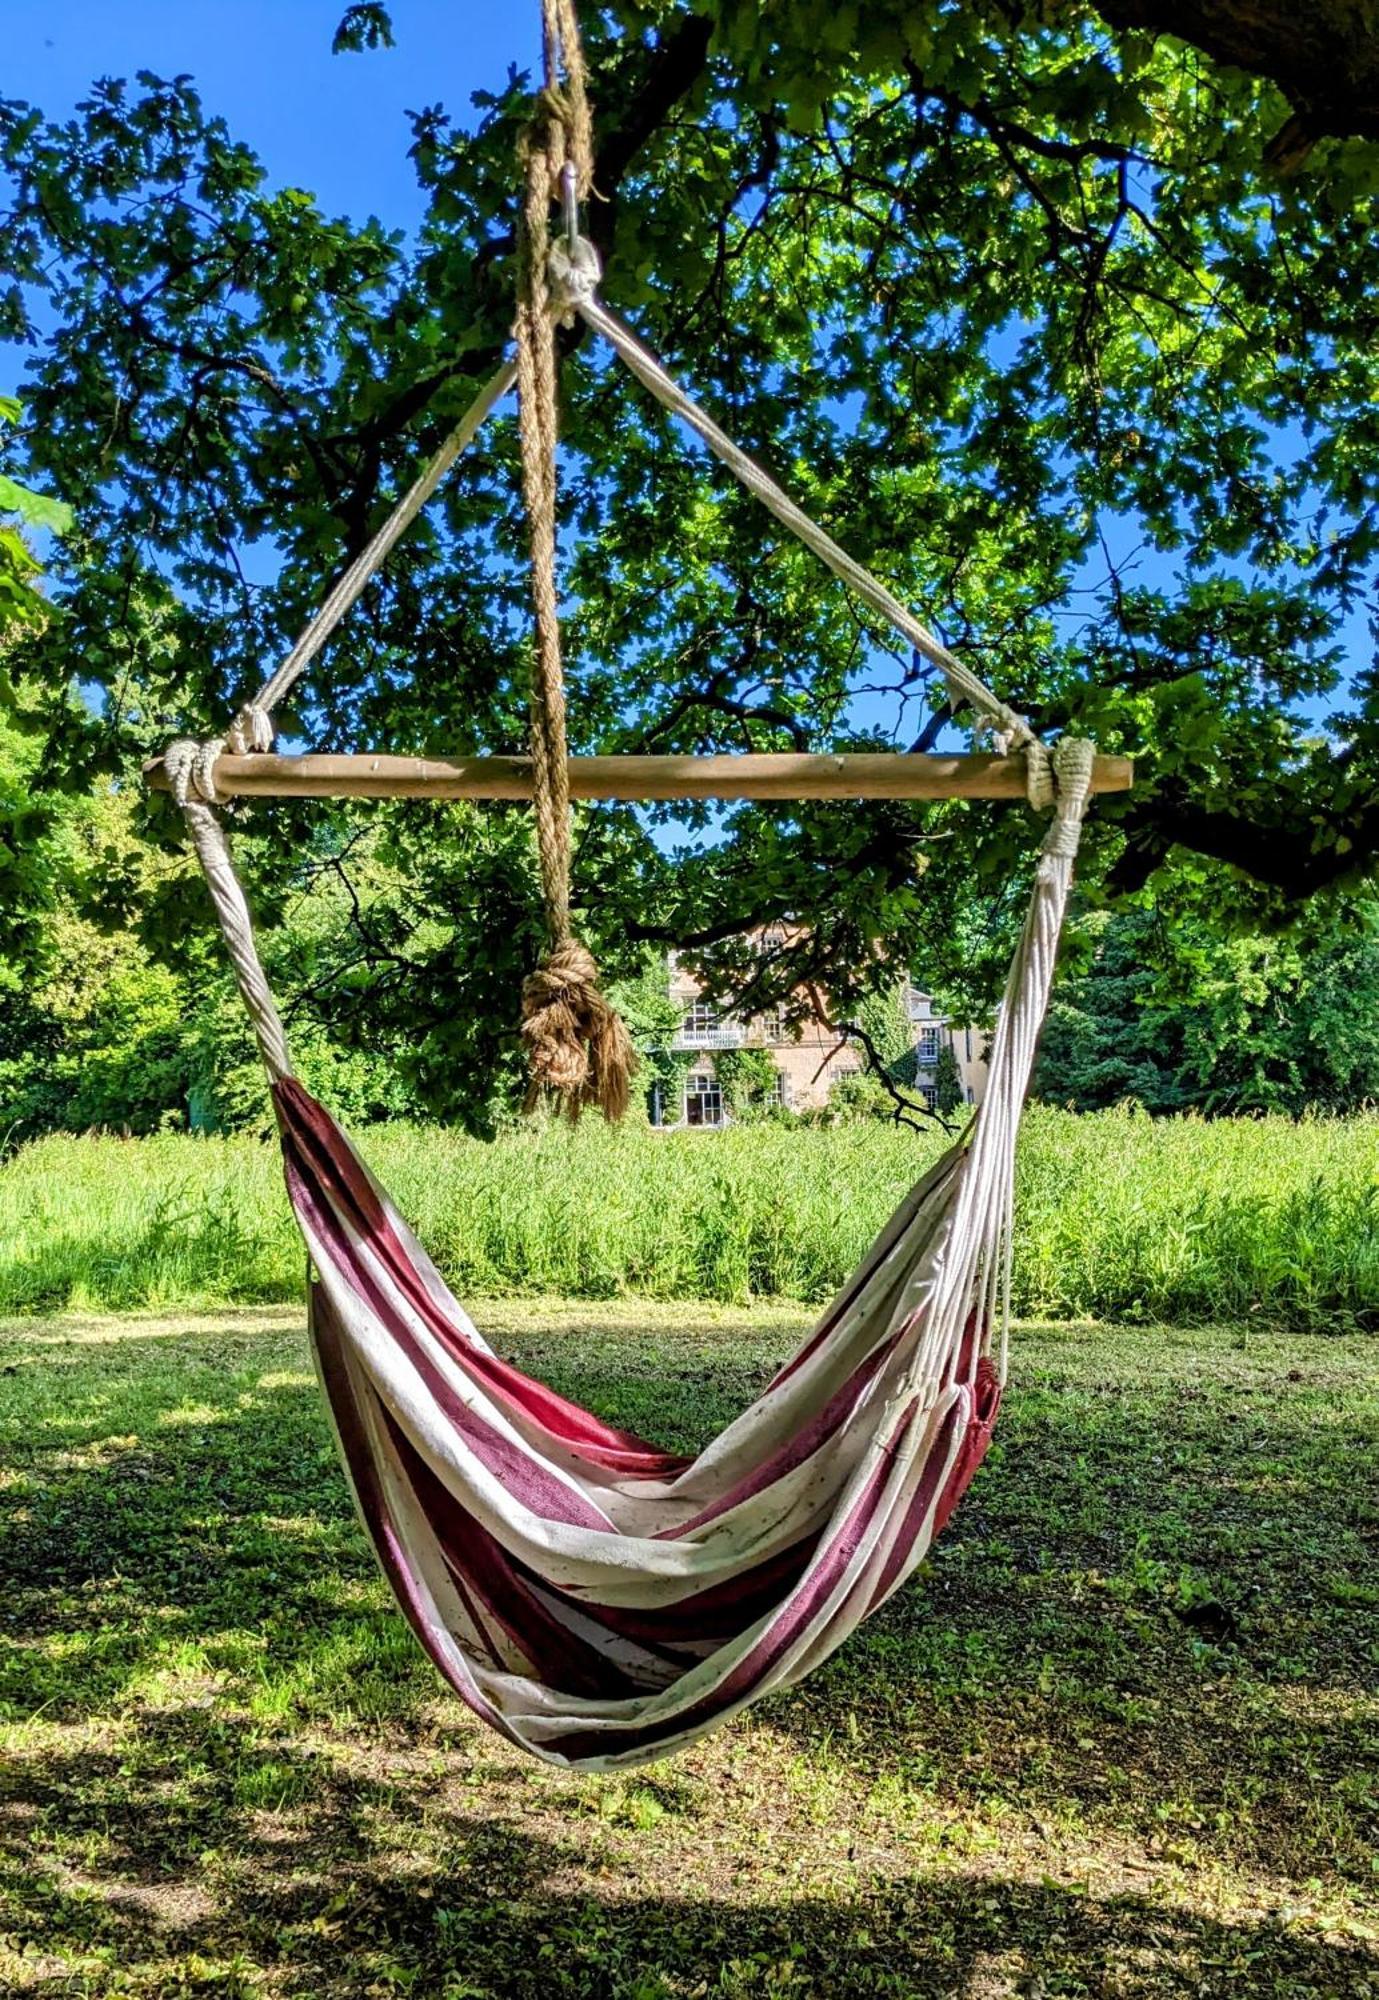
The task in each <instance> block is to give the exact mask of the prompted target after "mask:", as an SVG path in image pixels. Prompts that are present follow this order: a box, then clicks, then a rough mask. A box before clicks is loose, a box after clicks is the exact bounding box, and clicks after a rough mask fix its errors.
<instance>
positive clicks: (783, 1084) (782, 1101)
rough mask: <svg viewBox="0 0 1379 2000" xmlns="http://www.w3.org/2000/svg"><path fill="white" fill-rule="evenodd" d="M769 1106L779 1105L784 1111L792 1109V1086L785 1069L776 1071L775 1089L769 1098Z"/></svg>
mask: <svg viewBox="0 0 1379 2000" xmlns="http://www.w3.org/2000/svg"><path fill="white" fill-rule="evenodd" d="M766 1102H767V1103H768V1104H778V1105H779V1106H780V1108H781V1110H782V1111H788V1110H789V1108H790V1084H789V1081H788V1079H787V1077H786V1074H785V1071H784V1070H783V1069H778V1070H777V1071H776V1082H775V1088H774V1089H773V1090H772V1092H771V1094H770V1096H769V1097H768V1098H767V1100H766Z"/></svg>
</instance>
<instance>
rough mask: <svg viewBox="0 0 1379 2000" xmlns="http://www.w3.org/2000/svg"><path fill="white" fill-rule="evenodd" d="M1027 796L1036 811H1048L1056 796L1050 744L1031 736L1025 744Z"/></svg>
mask: <svg viewBox="0 0 1379 2000" xmlns="http://www.w3.org/2000/svg"><path fill="white" fill-rule="evenodd" d="M1025 797H1026V798H1027V799H1028V800H1029V802H1030V806H1031V809H1032V810H1033V811H1034V812H1037V813H1038V812H1048V810H1049V808H1050V807H1051V806H1052V804H1053V802H1054V797H1055V787H1054V782H1053V759H1052V758H1051V757H1050V755H1049V751H1048V745H1047V744H1046V743H1041V742H1040V740H1039V738H1038V737H1037V736H1031V737H1030V739H1029V742H1028V743H1027V744H1026V745H1025Z"/></svg>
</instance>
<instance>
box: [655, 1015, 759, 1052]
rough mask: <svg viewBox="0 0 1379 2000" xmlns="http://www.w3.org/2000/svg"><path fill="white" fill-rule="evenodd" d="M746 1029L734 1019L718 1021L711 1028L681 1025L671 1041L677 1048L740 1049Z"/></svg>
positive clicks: (744, 1039)
mask: <svg viewBox="0 0 1379 2000" xmlns="http://www.w3.org/2000/svg"><path fill="white" fill-rule="evenodd" d="M746 1039H747V1030H746V1029H745V1028H743V1027H741V1026H740V1025H739V1024H738V1023H737V1022H736V1021H720V1022H719V1023H718V1024H717V1026H716V1027H712V1028H691V1027H682V1028H681V1029H680V1030H679V1031H678V1032H677V1034H676V1037H675V1040H674V1042H673V1043H672V1045H671V1046H672V1047H673V1048H677V1049H740V1048H741V1047H742V1045H743V1043H744V1042H745V1041H746Z"/></svg>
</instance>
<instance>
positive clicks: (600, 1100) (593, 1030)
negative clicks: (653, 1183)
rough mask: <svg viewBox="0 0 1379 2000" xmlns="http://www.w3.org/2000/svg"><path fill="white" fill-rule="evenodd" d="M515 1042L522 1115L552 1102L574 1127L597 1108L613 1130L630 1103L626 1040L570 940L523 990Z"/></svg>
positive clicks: (582, 951)
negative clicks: (519, 1043)
mask: <svg viewBox="0 0 1379 2000" xmlns="http://www.w3.org/2000/svg"><path fill="white" fill-rule="evenodd" d="M522 1039H523V1041H524V1042H525V1043H526V1045H527V1062H528V1066H529V1069H530V1072H531V1088H530V1090H529V1092H528V1094H527V1109H528V1111H531V1110H533V1109H534V1108H535V1106H536V1105H537V1104H539V1103H540V1102H541V1101H542V1100H543V1099H544V1098H546V1097H550V1098H553V1099H554V1100H555V1101H556V1103H557V1105H558V1107H559V1109H560V1110H561V1111H562V1112H563V1113H564V1114H565V1115H566V1116H567V1117H568V1118H569V1120H570V1122H571V1124H575V1123H576V1122H577V1121H578V1119H579V1115H580V1113H581V1112H582V1111H585V1110H588V1109H597V1110H599V1111H601V1112H602V1113H603V1115H604V1117H605V1118H606V1119H607V1120H608V1121H609V1123H610V1124H616V1123H617V1122H618V1120H619V1119H620V1118H622V1117H623V1116H624V1115H625V1113H626V1111H627V1107H628V1104H629V1103H630V1101H631V1096H632V1077H633V1073H634V1071H635V1070H636V1067H637V1056H636V1051H635V1050H634V1048H633V1046H632V1038H631V1036H630V1035H629V1034H628V1032H627V1029H626V1027H625V1026H624V1024H623V1020H622V1017H621V1015H620V1014H619V1013H618V1011H617V1009H616V1008H615V1007H612V1006H610V1005H609V1003H608V1001H607V999H606V998H605V997H604V994H603V992H602V991H601V989H600V987H599V983H598V967H597V966H596V965H595V963H594V958H593V954H592V953H591V952H590V951H589V950H588V949H587V948H586V947H585V946H584V945H582V944H580V943H578V942H577V941H576V940H575V939H573V938H569V939H566V941H565V942H564V943H562V944H558V945H556V946H555V947H554V949H553V950H552V951H550V952H549V953H548V954H547V956H546V958H545V959H544V960H543V962H542V963H541V964H540V965H539V966H538V967H537V969H536V971H535V972H533V973H531V974H530V975H529V977H528V978H527V980H526V981H525V983H524V985H523V987H522Z"/></svg>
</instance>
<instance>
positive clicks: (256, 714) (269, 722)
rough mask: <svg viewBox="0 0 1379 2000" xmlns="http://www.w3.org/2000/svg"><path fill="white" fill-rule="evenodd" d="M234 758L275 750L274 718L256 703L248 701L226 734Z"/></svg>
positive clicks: (228, 748)
mask: <svg viewBox="0 0 1379 2000" xmlns="http://www.w3.org/2000/svg"><path fill="white" fill-rule="evenodd" d="M225 748H226V749H227V750H228V751H229V753H230V755H231V756H232V757H249V756H255V755H258V754H260V753H261V752H263V751H266V750H271V749H272V748H273V718H272V717H271V716H270V715H269V713H268V710H267V709H266V708H263V707H262V706H260V704H259V703H258V702H256V701H246V702H245V704H244V706H243V708H242V709H241V710H240V712H239V714H238V715H237V716H236V717H235V719H234V721H233V722H232V723H231V724H230V727H229V728H228V729H227V730H226V732H225Z"/></svg>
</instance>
